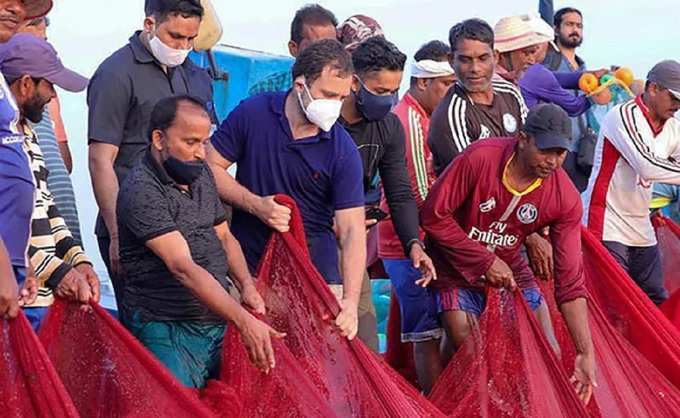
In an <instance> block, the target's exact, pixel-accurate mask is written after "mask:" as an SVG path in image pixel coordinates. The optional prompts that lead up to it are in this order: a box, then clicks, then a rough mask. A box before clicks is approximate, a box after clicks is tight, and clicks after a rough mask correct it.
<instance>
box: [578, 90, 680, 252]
mask: <svg viewBox="0 0 680 418" xmlns="http://www.w3.org/2000/svg"><path fill="white" fill-rule="evenodd" d="M647 115H648V110H647V108H646V106H645V104H644V103H643V102H642V99H641V97H637V98H636V99H634V100H630V101H628V102H626V103H623V104H621V105H618V106H615V107H614V108H613V109H612V110H610V111H609V113H607V115H606V116H605V118H604V120H603V121H602V123H601V127H600V136H599V138H598V140H597V146H596V147H595V160H594V166H593V172H592V173H591V175H590V181H589V183H588V189H587V190H586V191H585V192H584V194H583V206H584V209H585V210H584V224H585V225H587V226H588V228H589V229H590V230H591V231H592V232H593V233H594V234H595V235H596V236H597V237H598V238H600V239H601V240H602V241H615V242H619V243H621V244H624V245H627V246H631V247H649V246H652V245H655V244H656V236H655V235H654V228H653V227H652V223H651V221H650V220H649V205H650V203H651V200H652V186H653V183H654V182H660V183H670V184H680V121H678V120H677V119H675V118H671V119H669V120H667V121H666V123H665V124H664V126H663V128H661V130H660V131H656V130H654V129H653V128H652V125H651V124H650V121H649V119H648V116H647Z"/></svg>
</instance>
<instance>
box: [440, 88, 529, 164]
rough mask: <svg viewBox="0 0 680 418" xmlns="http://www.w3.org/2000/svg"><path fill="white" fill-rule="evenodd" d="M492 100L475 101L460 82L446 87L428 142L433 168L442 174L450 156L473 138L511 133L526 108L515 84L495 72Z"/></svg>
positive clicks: (458, 151) (511, 134)
mask: <svg viewBox="0 0 680 418" xmlns="http://www.w3.org/2000/svg"><path fill="white" fill-rule="evenodd" d="M491 86H492V88H493V93H494V97H493V103H492V104H491V105H490V106H487V105H483V104H479V103H475V102H473V101H472V99H471V98H470V96H469V95H468V94H467V92H466V91H465V88H464V87H463V86H462V84H461V83H460V82H456V83H455V84H454V85H453V87H451V88H450V89H449V92H448V93H447V95H446V97H444V99H443V100H442V101H441V102H440V103H439V105H438V106H437V108H436V109H435V111H434V112H433V113H432V120H431V122H430V133H429V137H428V144H429V146H430V149H431V150H432V155H433V157H434V165H435V171H436V172H437V174H441V173H442V171H444V169H445V168H446V166H448V165H449V163H450V162H451V160H453V159H454V157H455V156H456V155H458V154H460V153H461V152H462V151H463V150H464V149H465V148H467V147H468V146H469V145H470V144H471V143H472V142H474V141H476V140H478V139H482V138H489V137H513V136H515V135H517V133H518V132H519V130H520V129H521V128H522V124H523V123H524V119H525V118H526V116H527V113H528V110H527V106H526V104H525V103H524V99H523V98H522V94H521V93H520V91H519V89H518V88H517V86H515V85H514V84H512V83H511V82H509V81H506V80H503V79H502V78H500V77H498V76H494V78H493V79H492V82H491Z"/></svg>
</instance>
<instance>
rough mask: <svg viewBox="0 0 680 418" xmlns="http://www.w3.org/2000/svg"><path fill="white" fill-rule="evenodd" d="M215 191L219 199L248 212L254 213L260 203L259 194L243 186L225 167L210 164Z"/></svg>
mask: <svg viewBox="0 0 680 418" xmlns="http://www.w3.org/2000/svg"><path fill="white" fill-rule="evenodd" d="M210 168H211V169H212V172H213V176H214V177H215V183H217V192H218V193H219V195H220V199H222V200H223V201H224V202H227V203H228V204H230V205H232V206H235V207H237V208H239V209H241V210H244V211H246V212H248V213H253V214H254V213H255V212H256V211H257V208H258V205H259V204H260V201H261V198H260V196H258V195H256V194H254V193H253V192H251V191H250V190H248V189H246V188H245V187H243V186H242V185H241V184H239V182H237V181H236V179H234V178H233V177H232V176H231V175H230V174H229V173H227V171H226V170H225V169H223V168H222V167H219V166H216V165H213V164H211V165H210Z"/></svg>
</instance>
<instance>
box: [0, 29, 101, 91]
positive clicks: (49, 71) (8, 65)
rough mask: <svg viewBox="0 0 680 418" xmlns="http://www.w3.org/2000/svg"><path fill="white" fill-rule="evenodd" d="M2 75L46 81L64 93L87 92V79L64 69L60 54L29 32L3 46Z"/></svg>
mask: <svg viewBox="0 0 680 418" xmlns="http://www.w3.org/2000/svg"><path fill="white" fill-rule="evenodd" d="M0 72H2V74H3V75H4V76H5V78H8V79H17V78H19V77H23V76H25V75H29V76H31V77H34V78H44V79H45V80H47V81H49V82H50V83H53V84H56V85H57V86H59V87H61V88H62V89H64V90H68V91H71V92H79V91H83V90H85V88H86V87H87V83H88V80H87V78H85V77H83V76H82V75H80V74H78V73H76V72H75V71H72V70H69V69H68V68H66V67H64V64H62V63H61V60H60V59H59V57H58V56H57V51H55V49H54V48H53V47H52V45H50V44H49V43H48V42H47V41H46V40H44V39H42V38H39V37H37V36H35V35H31V34H30V33H18V34H16V35H14V36H12V38H11V39H10V40H9V41H7V42H5V43H4V44H0Z"/></svg>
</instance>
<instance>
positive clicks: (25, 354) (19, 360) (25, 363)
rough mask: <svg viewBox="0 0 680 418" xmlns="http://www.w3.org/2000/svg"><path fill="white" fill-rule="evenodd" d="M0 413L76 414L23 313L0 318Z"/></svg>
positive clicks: (11, 417) (17, 417) (23, 417)
mask: <svg viewBox="0 0 680 418" xmlns="http://www.w3.org/2000/svg"><path fill="white" fill-rule="evenodd" d="M0 353H2V355H0V411H2V412H0V415H2V416H3V417H5V418H33V417H36V418H42V417H53V418H66V417H69V418H70V417H78V412H77V411H76V408H75V406H73V402H72V401H71V399H70V398H69V395H68V393H67V392H66V389H65V388H64V385H63V384H62V383H61V381H60V380H59V376H58V375H57V372H56V371H55V370H54V367H52V364H50V360H49V358H47V354H46V353H45V350H44V349H43V348H42V345H41V344H40V341H39V340H38V337H37V336H36V335H35V334H34V333H33V330H32V329H31V326H30V325H29V324H28V321H27V320H26V317H24V315H23V313H21V314H20V315H19V317H17V318H16V319H13V320H9V321H7V320H4V319H0Z"/></svg>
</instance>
